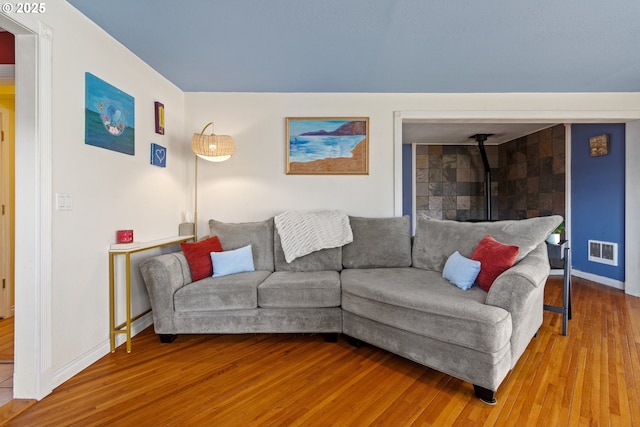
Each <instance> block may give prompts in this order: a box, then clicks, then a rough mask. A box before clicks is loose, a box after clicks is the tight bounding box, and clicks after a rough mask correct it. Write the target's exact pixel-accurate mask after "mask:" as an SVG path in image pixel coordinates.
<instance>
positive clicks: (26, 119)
mask: <svg viewBox="0 0 640 427" xmlns="http://www.w3.org/2000/svg"><path fill="white" fill-rule="evenodd" d="M0 27H2V28H3V29H5V30H7V31H9V32H11V33H13V34H14V35H15V46H16V76H15V89H16V109H15V136H14V138H15V186H16V188H19V189H20V191H16V193H15V235H16V236H19V238H16V243H15V263H14V269H15V284H16V286H15V293H14V298H15V319H14V321H15V333H14V335H15V344H14V375H13V396H14V398H20V399H38V400H39V399H42V398H44V397H45V396H47V395H48V394H49V393H51V391H52V390H53V386H52V352H53V345H52V339H51V324H52V307H51V277H52V274H51V260H52V257H51V247H52V241H51V232H52V156H51V145H52V122H51V117H52V107H51V93H52V41H53V30H52V29H51V28H50V27H49V26H47V25H46V24H44V23H43V22H42V21H39V20H33V19H31V17H30V16H26V15H11V16H7V15H4V14H0Z"/></svg>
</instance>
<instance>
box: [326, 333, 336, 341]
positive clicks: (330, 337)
mask: <svg viewBox="0 0 640 427" xmlns="http://www.w3.org/2000/svg"><path fill="white" fill-rule="evenodd" d="M322 337H323V338H324V342H338V333H337V332H334V333H327V334H322Z"/></svg>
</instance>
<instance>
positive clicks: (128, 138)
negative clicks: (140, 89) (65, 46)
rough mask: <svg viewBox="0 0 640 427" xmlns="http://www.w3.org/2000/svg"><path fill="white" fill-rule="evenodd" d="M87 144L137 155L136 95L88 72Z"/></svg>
mask: <svg viewBox="0 0 640 427" xmlns="http://www.w3.org/2000/svg"><path fill="white" fill-rule="evenodd" d="M85 92H86V93H85V119H84V122H85V125H84V126H85V139H84V142H85V144H89V145H94V146H96V147H102V148H106V149H107V150H113V151H118V152H120V153H125V154H130V155H134V154H135V140H134V139H135V138H134V136H135V132H134V127H135V126H134V99H133V96H131V95H128V94H127V93H125V92H123V91H121V90H120V89H118V88H116V87H114V86H111V85H110V84H109V83H107V82H105V81H104V80H101V79H100V78H98V77H96V76H94V75H93V74H91V73H85Z"/></svg>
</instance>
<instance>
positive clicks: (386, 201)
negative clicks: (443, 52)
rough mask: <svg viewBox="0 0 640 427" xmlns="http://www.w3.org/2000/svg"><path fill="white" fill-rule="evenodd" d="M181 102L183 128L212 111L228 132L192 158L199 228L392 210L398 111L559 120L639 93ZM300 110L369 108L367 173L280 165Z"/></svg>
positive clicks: (452, 117) (612, 114)
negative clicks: (226, 148) (228, 139)
mask: <svg viewBox="0 0 640 427" xmlns="http://www.w3.org/2000/svg"><path fill="white" fill-rule="evenodd" d="M185 105H186V110H185V111H186V115H185V125H186V129H187V131H191V132H199V131H200V130H201V129H202V127H203V126H204V124H206V123H207V122H209V121H214V123H215V124H216V133H218V134H229V135H231V136H233V137H234V138H235V141H236V153H235V155H234V157H232V159H231V160H229V161H228V162H225V163H218V164H212V163H209V164H207V163H206V162H200V168H199V170H200V172H199V218H200V220H199V224H198V227H199V233H198V234H199V235H203V234H204V233H205V232H206V231H207V230H208V227H207V225H206V221H207V220H208V219H210V218H216V219H220V220H222V221H253V220H260V219H264V218H266V217H267V216H270V215H274V214H277V213H279V212H281V211H283V210H287V209H318V208H337V209H342V210H344V211H346V212H347V213H349V214H353V215H362V216H392V215H394V214H395V212H398V209H399V207H398V200H396V199H394V194H396V189H394V185H397V189H399V188H400V183H399V176H400V175H399V173H400V171H399V170H398V171H395V172H394V156H395V157H397V156H398V154H399V153H400V151H399V147H396V146H394V136H395V137H396V138H397V135H394V129H395V127H397V126H398V122H400V123H401V120H402V118H406V119H416V118H428V119H429V120H431V121H456V120H459V121H464V122H470V121H483V120H484V121H490V122H492V121H496V120H497V119H506V120H510V119H513V120H514V121H523V120H522V118H523V117H526V118H527V121H536V120H539V121H545V120H551V122H563V121H564V119H565V118H573V119H579V118H581V117H592V116H594V111H597V114H595V116H597V117H599V118H600V119H602V120H607V119H613V118H616V119H619V118H624V117H628V116H633V117H638V116H639V114H640V107H639V106H640V94H608V93H607V94H357V93H332V94H316V93H187V94H186V102H185ZM308 116H311V117H322V116H329V117H335V116H367V117H370V139H369V143H370V149H369V154H370V167H369V170H370V173H369V175H368V176H300V175H286V174H285V118H286V117H308ZM394 122H396V123H395V124H394ZM394 126H395V127H394ZM396 145H397V144H396ZM397 160H398V164H400V163H399V159H397ZM191 167H193V166H192V165H191ZM396 172H397V173H398V175H394V173H396ZM398 191H399V190H398ZM398 194H399V193H398Z"/></svg>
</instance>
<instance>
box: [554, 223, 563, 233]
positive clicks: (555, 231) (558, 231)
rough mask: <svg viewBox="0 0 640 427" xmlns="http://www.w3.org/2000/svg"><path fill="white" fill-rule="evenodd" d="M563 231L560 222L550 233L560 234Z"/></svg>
mask: <svg viewBox="0 0 640 427" xmlns="http://www.w3.org/2000/svg"><path fill="white" fill-rule="evenodd" d="M563 231H564V222H561V223H560V225H559V226H557V227H556V229H555V230H553V233H552V234H560V233H562V232H563Z"/></svg>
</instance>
